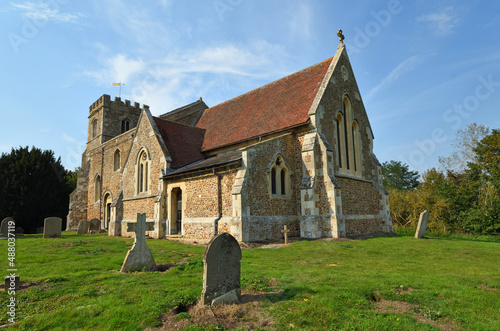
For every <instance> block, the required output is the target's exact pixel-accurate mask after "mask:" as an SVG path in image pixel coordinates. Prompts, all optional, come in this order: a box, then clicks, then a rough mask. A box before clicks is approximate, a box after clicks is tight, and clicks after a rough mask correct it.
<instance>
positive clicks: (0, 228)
mask: <svg viewBox="0 0 500 331" xmlns="http://www.w3.org/2000/svg"><path fill="white" fill-rule="evenodd" d="M9 222H14V219H13V218H12V217H6V218H4V219H3V220H2V224H1V225H0V232H1V233H2V237H7V236H8V235H9ZM10 224H12V223H10ZM14 224H15V223H14Z"/></svg>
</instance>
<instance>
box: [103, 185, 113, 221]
mask: <svg viewBox="0 0 500 331" xmlns="http://www.w3.org/2000/svg"><path fill="white" fill-rule="evenodd" d="M112 202H113V198H112V197H111V194H106V196H105V197H104V222H103V224H102V228H103V229H107V228H108V226H109V222H110V221H111V203H112Z"/></svg>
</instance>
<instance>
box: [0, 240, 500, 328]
mask: <svg viewBox="0 0 500 331" xmlns="http://www.w3.org/2000/svg"><path fill="white" fill-rule="evenodd" d="M132 243H133V239H124V238H117V237H107V236H106V235H104V234H99V235H93V236H90V235H76V234H75V232H64V233H63V237H62V238H60V239H42V238H41V235H27V236H25V237H21V238H18V239H17V240H16V267H17V269H18V273H19V274H20V276H21V281H22V282H23V285H24V286H23V288H22V289H21V290H19V291H17V293H16V299H17V310H16V323H15V324H14V325H12V326H11V327H13V328H18V329H26V330H53V329H56V330H57V329H59V330H75V329H101V330H140V329H144V328H146V327H159V326H161V325H162V322H161V320H160V319H161V316H162V315H163V314H165V313H166V312H167V311H169V310H170V309H172V308H173V307H175V306H177V305H186V304H191V303H194V302H195V301H196V300H197V299H198V298H199V296H200V294H201V290H202V279H203V263H202V257H203V252H204V247H201V246H190V245H185V244H180V243H176V242H171V241H167V240H148V241H147V244H148V246H149V247H150V248H151V250H152V252H153V255H154V257H155V260H156V263H157V264H170V265H178V266H176V267H173V268H171V269H170V270H169V271H168V272H134V273H129V274H122V273H119V272H118V271H119V270H120V267H121V264H122V263H123V259H124V257H125V255H126V253H127V250H128V249H130V247H131V246H132ZM0 252H1V256H3V257H2V258H1V259H2V262H1V263H0V266H2V270H4V272H6V270H7V268H8V266H7V263H8V260H7V241H6V240H1V241H0ZM181 263H182V264H181ZM241 267H242V271H241V275H242V288H243V289H244V290H245V289H247V290H248V289H253V290H256V291H263V292H276V293H278V294H272V295H269V296H267V297H266V298H265V299H264V302H262V303H261V306H260V308H259V309H260V310H262V312H263V314H264V315H267V316H270V317H271V318H272V319H273V321H274V324H273V325H272V328H274V329H276V330H287V329H309V330H325V329H332V330H337V329H338V330H347V329H349V330H350V329H367V330H432V329H436V327H435V326H433V325H431V324H429V323H425V322H421V321H418V320H417V319H416V317H417V316H424V317H426V318H428V319H429V320H432V321H434V322H435V323H438V324H443V325H448V326H450V327H453V328H456V329H467V330H500V313H499V312H500V241H499V240H498V239H495V238H481V237H479V238H467V237H462V238H455V237H449V238H441V237H433V238H430V239H420V240H416V239H414V238H413V237H411V236H402V235H399V236H388V237H380V238H372V239H367V240H359V241H300V242H294V243H292V244H289V245H288V246H286V247H280V248H275V249H262V248H254V249H245V250H243V258H242V262H241ZM24 282H28V283H24ZM0 294H1V295H0V299H1V305H2V308H1V310H0V314H1V316H0V325H2V324H7V323H8V318H9V316H8V315H7V314H6V312H7V307H6V304H7V302H8V300H9V296H8V294H7V292H5V291H3V292H0ZM377 301H379V302H380V301H395V302H403V303H404V302H405V303H408V304H411V305H412V311H411V312H397V311H394V312H383V311H380V310H377V309H376V307H377ZM207 328H209V329H210V328H212V329H221V327H220V326H216V325H212V326H206V325H205V326H191V327H190V329H200V330H203V329H207Z"/></svg>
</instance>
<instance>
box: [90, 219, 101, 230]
mask: <svg viewBox="0 0 500 331" xmlns="http://www.w3.org/2000/svg"><path fill="white" fill-rule="evenodd" d="M99 230H101V220H100V219H98V218H93V219H91V220H90V228H89V232H90V233H99Z"/></svg>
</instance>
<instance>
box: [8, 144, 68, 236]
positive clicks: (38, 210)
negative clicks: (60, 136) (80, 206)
mask: <svg viewBox="0 0 500 331" xmlns="http://www.w3.org/2000/svg"><path fill="white" fill-rule="evenodd" d="M67 175H68V173H67V171H66V169H64V167H63V166H62V165H61V159H60V158H59V159H57V160H56V159H55V157H54V152H53V151H50V150H46V151H42V150H41V149H38V148H35V147H32V148H31V150H30V149H29V148H28V147H20V148H18V149H14V148H13V149H12V151H11V152H10V154H7V153H2V155H1V157H0V217H7V216H11V217H13V218H14V219H15V220H16V225H17V226H21V227H23V228H24V230H25V231H26V232H34V231H35V230H36V228H37V227H41V226H43V220H44V219H45V218H46V217H50V216H57V217H61V218H63V219H64V218H65V217H66V215H67V213H68V203H69V193H70V192H71V190H72V187H71V184H68V178H67Z"/></svg>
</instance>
